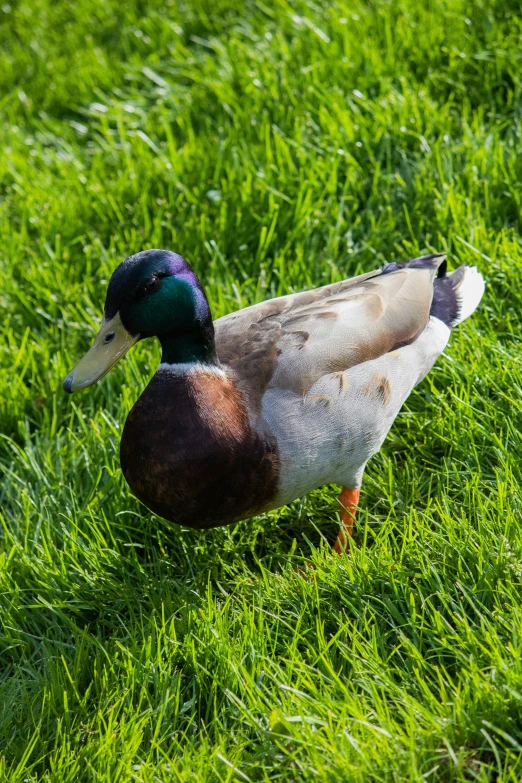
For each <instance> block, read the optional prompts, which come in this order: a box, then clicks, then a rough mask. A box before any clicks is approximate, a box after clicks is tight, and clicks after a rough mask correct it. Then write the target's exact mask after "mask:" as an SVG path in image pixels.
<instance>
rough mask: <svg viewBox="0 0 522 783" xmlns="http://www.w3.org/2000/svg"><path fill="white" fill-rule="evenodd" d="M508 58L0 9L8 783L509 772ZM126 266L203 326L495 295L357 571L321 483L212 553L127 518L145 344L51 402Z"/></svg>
mask: <svg viewBox="0 0 522 783" xmlns="http://www.w3.org/2000/svg"><path fill="white" fill-rule="evenodd" d="M521 34H522V15H521V13H520V6H519V2H518V0H470V1H468V2H464V0H428V2H425V3H420V2H418V0H396V1H394V2H386V0H366V1H364V0H331V2H328V3H319V2H312V0H309V1H308V2H304V0H292V2H287V1H286V0H247V1H246V2H243V3H242V2H240V0H186V2H183V0H178V1H177V2H176V0H150V2H148V3H145V2H142V1H141V0H129V2H125V3H124V2H117V1H116V0H75V2H73V3H72V2H71V3H66V2H64V1H63V0H62V2H53V0H6V2H5V3H4V4H3V5H2V6H1V7H0V150H1V152H0V315H1V318H0V466H1V471H2V473H1V483H0V521H1V525H0V780H1V781H4V780H5V781H9V783H30V782H31V781H42V783H43V782H44V781H45V783H51V782H52V783H83V782H84V781H86V782H87V781H89V783H90V782H92V783H97V782H98V781H99V782H100V783H101V782H103V783H127V781H129V783H130V781H143V783H170V782H171V781H188V782H191V783H192V781H194V782H195V783H200V782H201V783H218V782H220V783H225V781H238V782H239V781H252V782H254V781H319V782H321V783H323V782H324V783H337V782H338V781H346V782H347V783H357V782H358V781H424V780H427V781H468V780H477V781H482V782H484V781H497V782H498V783H500V781H503V782H504V783H507V781H510V782H512V783H515V781H519V780H521V779H522V611H521V606H520V605H521V597H522V596H521V588H522V516H521V515H522V494H521V488H522V467H521V460H520V454H521V451H522V443H521V432H522V346H521V338H522V316H521V312H522V285H521V282H522V245H521V234H522V213H521V206H522V188H521V185H520V183H521V180H522V141H521V130H522V122H521V107H522V102H521V98H522V48H521V40H522V38H521ZM148 247H165V248H170V249H173V250H176V251H177V252H179V253H181V254H182V255H184V256H185V257H186V258H187V259H188V260H190V261H191V263H192V264H193V265H194V266H195V268H196V270H197V272H198V273H199V275H200V277H201V279H202V281H203V282H204V284H205V286H206V289H207V292H208V295H209V298H210V301H211V304H212V308H213V313H214V316H215V317H217V316H220V315H223V314H225V313H227V312H230V311H232V310H235V309H237V308H239V307H243V306H245V305H248V304H251V303H253V302H257V301H261V300H262V299H265V298H269V297H271V296H275V295H279V294H284V293H288V292H291V291H298V290H303V289H305V288H308V287H314V286H318V285H321V284H325V283H328V282H331V281H335V280H340V279H343V278H345V277H348V276H351V275H353V274H357V273H359V272H361V271H366V270H369V269H373V268H376V267H378V266H380V265H381V264H382V263H383V262H384V261H392V260H400V259H405V258H408V257H413V256H415V255H420V254H422V253H424V252H433V251H442V250H446V251H447V252H448V254H449V261H450V265H452V266H456V265H458V264H460V263H463V262H465V263H470V264H476V265H478V267H479V269H480V270H481V271H482V272H483V273H484V275H485V277H486V279H487V290H486V295H485V297H484V300H483V304H482V305H481V307H480V309H479V311H478V312H477V314H476V315H475V316H474V317H473V318H472V319H470V320H469V321H467V322H466V323H465V324H464V325H463V326H461V327H460V328H458V329H456V330H455V332H454V334H453V336H452V339H451V342H450V345H449V346H448V349H447V351H446V353H445V355H444V356H443V357H442V358H441V359H440V360H439V362H438V363H437V365H436V367H435V368H434V370H433V371H432V373H431V374H430V375H429V377H428V379H427V380H425V381H424V382H423V383H422V384H421V385H420V386H419V387H418V389H417V390H416V391H415V392H414V394H413V395H412V396H411V397H410V399H409V400H408V402H407V404H406V406H405V408H404V410H403V411H402V413H401V414H400V416H399V418H398V419H397V421H396V423H395V425H394V427H393V429H392V432H391V433H390V436H389V437H388V439H387V441H386V443H385V445H384V447H383V449H382V451H381V452H380V454H379V455H378V456H376V457H375V458H374V459H373V460H372V461H371V463H370V464H369V466H368V469H367V472H366V477H365V482H364V485H363V492H362V495H361V507H360V513H359V516H358V522H357V525H356V532H355V539H354V547H353V550H352V552H351V553H350V555H348V556H346V557H332V555H331V554H330V544H331V542H332V541H333V540H334V538H335V535H336V527H337V505H336V502H335V495H336V492H337V490H338V488H336V487H325V488H323V489H320V490H317V491H315V492H313V493H312V494H311V495H310V496H309V497H307V498H303V499H302V500H300V501H298V502H295V503H294V504H292V505H291V506H290V507H287V508H283V509H280V510H278V511H275V512H271V513H269V514H265V515H264V516H261V517H258V518H255V519H253V520H248V521H245V522H242V523H240V524H238V525H236V526H232V527H230V528H223V529H218V530H213V531H207V532H205V531H202V532H197V531H191V530H187V529H183V528H177V527H173V526H169V525H168V524H167V523H166V522H164V521H162V520H161V519H159V518H157V517H155V516H154V515H153V514H152V513H150V512H149V511H148V510H147V509H146V508H145V507H143V506H142V505H141V504H140V503H139V502H138V501H137V500H136V499H135V498H133V497H132V495H131V494H130V491H129V490H128V488H127V486H126V484H125V482H124V481H123V478H122V476H121V472H120V468H119V459H118V442H119V434H120V432H121V428H122V425H123V422H124V420H125V416H126V414H127V412H128V411H129V409H130V407H131V405H132V404H133V401H135V399H136V398H137V396H138V394H139V392H140V390H141V389H142V388H143V386H144V385H145V384H146V382H147V379H148V378H149V377H150V376H151V374H152V373H153V372H154V368H155V365H156V363H157V362H158V357H159V352H158V347H157V345H154V344H152V343H151V342H150V341H147V342H145V343H141V344H140V345H139V346H137V347H136V348H134V349H133V351H132V352H131V354H130V355H129V356H128V357H127V358H126V359H125V360H124V362H122V363H121V364H120V365H118V367H117V368H116V369H115V370H114V371H113V372H112V373H111V375H110V376H108V377H107V378H106V379H104V380H103V381H102V382H101V383H99V384H98V385H97V386H96V387H94V388H93V389H90V390H89V391H86V392H83V393H81V394H78V395H75V396H74V397H72V398H69V397H67V395H65V394H64V393H63V391H62V388H61V383H62V380H63V378H64V377H65V375H66V374H67V372H68V371H69V370H70V369H71V367H72V366H73V365H74V363H75V362H76V361H77V360H78V358H79V357H80V356H81V355H82V353H83V352H84V351H85V349H86V348H87V346H88V345H89V344H90V341H91V339H92V337H93V335H94V332H95V329H96V325H97V322H98V321H99V318H100V315H101V310H102V306H103V298H104V294H105V288H106V284H107V281H108V278H109V276H110V274H111V271H112V270H113V268H114V267H115V266H116V265H117V264H118V263H119V262H120V261H121V260H123V258H125V257H126V256H127V255H130V254H131V253H134V252H136V251H138V250H141V249H144V248H148ZM209 502H210V503H211V502H212V498H209ZM309 561H313V563H314V564H315V569H313V570H312V569H309V570H308V571H306V572H305V573H304V575H299V574H298V573H296V572H295V570H294V569H295V568H296V566H298V565H299V564H301V563H303V562H309Z"/></svg>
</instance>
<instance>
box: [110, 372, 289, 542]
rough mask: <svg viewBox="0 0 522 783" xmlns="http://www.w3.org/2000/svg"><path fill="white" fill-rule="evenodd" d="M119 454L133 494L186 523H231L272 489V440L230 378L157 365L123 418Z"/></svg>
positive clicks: (267, 502)
mask: <svg viewBox="0 0 522 783" xmlns="http://www.w3.org/2000/svg"><path fill="white" fill-rule="evenodd" d="M120 458H121V466H122V470H123V473H124V476H125V478H126V480H127V482H128V483H129V485H130V487H131V489H132V490H133V492H134V493H135V494H136V496H137V497H138V498H139V499H140V500H141V501H142V502H143V503H145V505H146V506H148V508H150V509H151V510H152V511H154V512H155V513H156V514H158V515H159V516H161V517H164V518H165V519H168V520H170V521H172V522H176V523H178V524H182V525H187V526H189V527H195V528H209V527H218V526H220V525H227V524H230V523H231V522H237V521H238V520H240V519H244V518H246V517H248V516H252V515H253V514H255V513H259V512H260V511H263V510H265V509H267V508H271V507H272V506H271V501H272V500H273V498H274V497H275V496H276V493H277V486H278V469H279V460H278V452H277V445H276V443H275V441H274V440H273V438H271V437H270V436H269V435H268V434H267V436H265V437H263V436H260V435H259V434H258V433H257V432H256V431H255V430H254V429H253V428H252V426H251V424H250V422H249V419H248V415H247V411H246V408H245V405H244V402H243V399H242V397H241V394H240V392H239V391H238V389H237V388H236V386H235V385H234V384H233V383H232V381H231V380H230V379H228V378H226V377H224V376H221V375H220V374H216V373H212V372H208V373H206V372H190V373H187V374H184V375H176V374H174V373H172V372H169V371H168V370H163V369H160V370H159V371H158V372H157V373H156V375H155V376H154V378H153V379H152V381H151V382H150V384H149V385H148V386H147V388H146V389H145V391H144V392H143V394H142V395H141V397H140V398H139V400H138V401H137V403H136V404H135V406H134V407H133V409H132V411H131V412H130V414H129V416H128V418H127V421H126V423H125V427H124V430H123V435H122V439H121V445H120Z"/></svg>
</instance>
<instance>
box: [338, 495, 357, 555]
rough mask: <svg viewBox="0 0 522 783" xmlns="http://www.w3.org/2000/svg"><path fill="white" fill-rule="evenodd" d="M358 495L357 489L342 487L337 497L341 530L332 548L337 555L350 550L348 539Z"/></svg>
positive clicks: (350, 533) (351, 529)
mask: <svg viewBox="0 0 522 783" xmlns="http://www.w3.org/2000/svg"><path fill="white" fill-rule="evenodd" d="M359 494H360V493H359V490H358V489H346V487H343V491H342V492H341V494H340V495H339V497H338V500H339V503H340V504H341V506H342V509H341V529H340V530H339V535H338V536H337V541H336V542H335V544H334V546H333V551H334V552H336V553H337V554H338V555H342V554H343V553H344V552H348V551H349V550H350V538H351V537H352V531H353V523H354V519H355V512H356V511H357V506H358V505H359Z"/></svg>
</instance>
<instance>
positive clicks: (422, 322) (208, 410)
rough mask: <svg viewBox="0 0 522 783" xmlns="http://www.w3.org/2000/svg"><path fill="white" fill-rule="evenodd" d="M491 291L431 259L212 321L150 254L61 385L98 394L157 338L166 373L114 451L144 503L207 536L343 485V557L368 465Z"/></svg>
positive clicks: (175, 265) (129, 264) (119, 276)
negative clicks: (139, 348) (126, 358)
mask: <svg viewBox="0 0 522 783" xmlns="http://www.w3.org/2000/svg"><path fill="white" fill-rule="evenodd" d="M483 292H484V281H483V278H482V276H481V275H480V274H479V273H478V272H477V270H476V268H475V267H469V266H461V267H459V268H458V269H457V270H456V271H454V272H452V273H447V270H446V260H445V255H444V254H436V255H428V256H422V257H421V258H416V259H414V260H412V261H405V262H402V263H389V264H386V265H385V266H384V267H383V268H382V269H380V270H377V271H373V272H369V273H367V274H363V275H360V276H359V277H354V278H352V279H349V280H344V281H343V282H340V283H333V284H331V285H326V286H323V287H321V288H316V289H314V290H311V291H304V292H303V293H298V294H290V295H288V296H282V297H279V298H277V299H271V300H269V301H266V302H262V303H260V304H256V305H252V306H251V307H247V308H245V309H243V310H239V311H237V312H234V313H231V314H230V315H226V316H224V317H223V318H219V319H218V320H217V321H215V322H213V320H212V315H211V311H210V307H209V304H208V300H207V297H206V295H205V292H204V290H203V287H202V285H201V283H200V281H199V279H198V278H197V276H196V274H195V273H194V271H193V269H192V268H191V266H190V265H189V264H188V263H187V261H185V259H184V258H182V257H181V256H179V255H177V254H176V253H173V252H170V251H168V250H145V251H143V252H141V253H137V254H136V255H133V256H130V258H127V259H126V260H125V261H123V263H121V264H120V265H119V266H118V267H117V269H116V270H115V271H114V273H113V275H112V277H111V279H110V282H109V286H108V290H107V296H106V300H105V312H104V316H103V320H102V324H101V328H100V331H99V333H98V336H97V337H96V339H95V341H94V345H93V346H92V348H91V349H90V350H89V351H88V353H87V354H86V355H85V356H84V357H83V359H81V360H80V362H79V363H78V364H77V365H76V367H75V368H74V370H72V372H71V373H70V374H69V375H68V376H67V378H66V379H65V381H64V384H63V386H64V389H65V391H66V392H69V393H70V392H74V391H78V390H79V389H84V388H86V387H88V386H91V385H92V384H94V383H95V382H96V381H98V380H99V379H100V378H102V377H103V376H104V375H105V374H106V373H107V372H108V371H109V370H110V369H111V368H112V367H113V366H114V365H115V364H116V362H117V361H119V360H120V359H121V358H122V356H123V355H124V354H125V353H126V352H127V351H128V350H129V348H130V347H131V346H132V345H134V343H136V342H138V340H143V339H145V338H148V337H158V338H159V340H160V343H161V348H162V357H161V364H160V365H159V367H158V369H157V372H156V374H155V375H154V377H153V378H152V380H151V381H150V383H149V385H148V386H147V387H146V389H145V390H144V391H143V393H142V395H141V397H140V398H139V399H138V401H137V402H136V404H135V405H134V407H133V408H132V410H131V412H130V414H129V416H128V418H127V421H126V423H125V427H124V430H123V434H122V438H121V444H120V459H121V467H122V470H123V473H124V476H125V478H126V480H127V482H128V484H129V486H130V488H131V489H132V491H133V492H134V494H135V495H136V496H137V497H138V498H139V500H141V501H142V502H143V503H144V504H145V505H146V506H148V508H149V509H151V510H152V511H153V512H154V513H156V514H158V515H159V516H161V517H164V518H165V519H167V520H170V521H172V522H176V523H179V524H182V525H188V526H189V527H193V528H211V527H217V526H220V525H228V524H230V523H232V522H237V521H238V520H241V519H245V518H247V517H250V516H253V515H255V514H259V513H261V512H264V511H268V510H270V509H275V508H278V507H280V506H283V505H285V504H288V503H290V502H292V501H293V500H295V499H296V498H299V497H301V496H302V495H305V494H306V493H307V492H309V491H310V490H312V489H314V488H316V487H320V486H321V485H323V484H340V485H341V486H342V487H343V490H342V492H341V495H340V496H339V501H340V504H341V509H342V512H341V523H342V524H341V529H340V532H339V536H338V539H337V541H336V544H335V547H334V549H335V551H337V552H342V551H344V550H345V549H346V548H347V547H348V541H349V536H350V535H351V533H352V526H353V519H354V513H355V509H356V507H357V503H358V500H359V489H360V487H361V481H362V477H363V472H364V469H365V466H366V463H367V461H368V460H369V458H370V457H371V456H372V455H373V454H375V453H376V452H377V451H378V450H379V449H380V447H381V445H382V443H383V441H384V439H385V437H386V435H387V433H388V430H389V429H390V427H391V425H392V424H393V421H394V419H395V417H396V416H397V414H398V412H399V410H400V408H401V406H402V404H403V403H404V401H405V400H406V398H407V397H408V395H409V394H410V392H411V391H412V389H413V388H414V386H416V385H417V384H418V383H419V382H420V381H421V380H422V379H423V378H424V377H425V375H426V374H427V373H428V372H429V370H430V369H431V368H432V366H433V364H434V363H435V361H436V360H437V357H438V356H439V355H440V354H441V353H442V351H443V350H444V348H445V347H446V344H447V342H448V338H449V335H450V331H451V329H452V328H453V327H454V326H455V325H457V324H459V323H460V322H461V321H463V320H464V319H465V318H467V317H468V316H469V315H471V313H472V312H473V311H474V310H475V308H476V307H477V305H478V304H479V302H480V299H481V297H482V294H483Z"/></svg>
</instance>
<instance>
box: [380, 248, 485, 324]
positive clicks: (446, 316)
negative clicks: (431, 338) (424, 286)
mask: <svg viewBox="0 0 522 783" xmlns="http://www.w3.org/2000/svg"><path fill="white" fill-rule="evenodd" d="M406 267H407V268H408V269H432V270H433V271H435V272H436V275H437V276H436V278H435V280H434V281H433V299H432V303H431V310H430V315H432V316H433V317H434V318H438V319H439V321H442V322H443V323H445V324H446V326H449V327H450V328H452V327H453V326H456V325H457V324H460V323H461V322H462V321H464V320H465V319H466V318H468V317H469V316H470V315H471V314H472V313H473V312H474V311H475V310H476V308H477V307H478V305H479V302H480V300H481V299H482V295H483V293H484V285H485V284H484V278H483V277H482V275H481V274H480V272H478V270H477V267H476V266H460V267H459V268H458V269H455V271H454V272H450V273H448V272H447V263H446V254H445V253H433V254H432V255H429V256H421V257H420V258H413V259H411V260H410V261H400V262H393V263H390V264H386V265H385V266H384V267H383V269H382V271H381V274H383V275H386V274H390V273H391V272H396V271H397V270H398V269H404V268H406Z"/></svg>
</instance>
